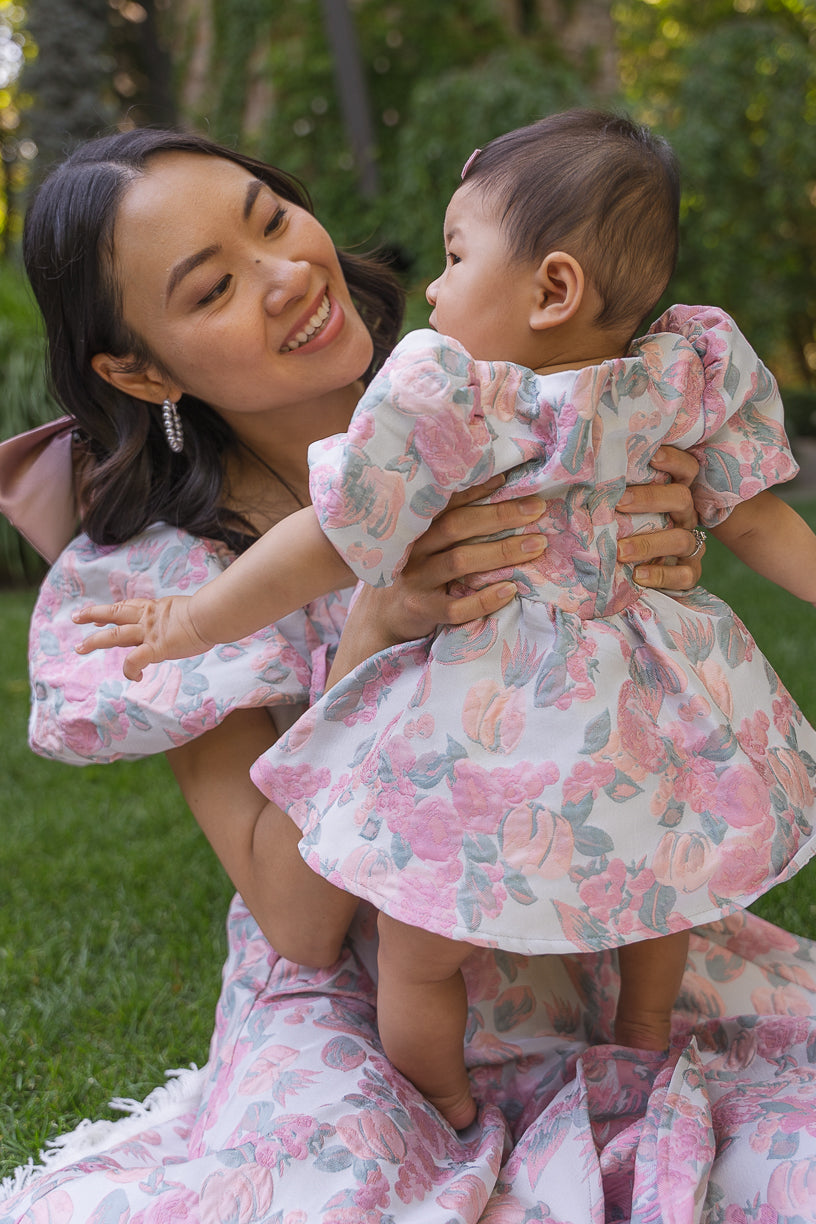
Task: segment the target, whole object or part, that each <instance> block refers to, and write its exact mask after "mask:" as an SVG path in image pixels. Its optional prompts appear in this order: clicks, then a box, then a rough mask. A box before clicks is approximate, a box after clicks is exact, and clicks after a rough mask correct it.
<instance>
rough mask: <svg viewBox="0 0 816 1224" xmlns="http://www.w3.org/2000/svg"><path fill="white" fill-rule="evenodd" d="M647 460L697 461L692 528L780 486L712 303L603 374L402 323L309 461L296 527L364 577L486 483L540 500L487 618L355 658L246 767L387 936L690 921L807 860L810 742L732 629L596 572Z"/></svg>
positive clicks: (646, 474)
mask: <svg viewBox="0 0 816 1224" xmlns="http://www.w3.org/2000/svg"><path fill="white" fill-rule="evenodd" d="M666 443H671V444H673V445H675V446H680V447H684V448H686V449H690V450H691V451H693V452H694V454H695V455H696V456H697V458H698V460H699V462H700V475H699V479H698V481H697V484H696V501H697V504H698V506H699V508H700V513H701V516H702V518H703V521H704V522H705V523H707V524H716V523H718V522H720V521H721V520H722V519H723V518H724V517H726V516H727V515H728V513H729V512H730V510H731V509H732V508H733V507H734V506H735V505H736V504H737V503H738V502H739V501H741V500H743V499H746V498H750V497H753V496H754V495H755V494H756V493H757V492H759V491H760V490H761V489H764V488H766V487H768V486H770V485H772V484H774V483H777V482H779V481H784V480H787V479H789V478H790V477H791V476H792V475H794V474H795V472H796V464H795V462H794V460H793V458H792V456H791V453H790V450H789V448H788V445H787V440H786V437H785V433H784V430H783V426H782V405H781V401H780V399H779V395H778V392H777V388H776V384H775V383H774V380H773V378H772V377H771V375H770V373H769V372H768V370H767V369H766V368H765V366H764V365H763V364H762V363H761V361H760V360H759V358H758V357H757V356H756V354H755V353H754V352H753V350H752V349H751V348H750V347H749V345H748V344H747V342H746V341H745V339H744V337H743V336H742V335H741V333H740V332H739V331H738V330H737V328H736V326H735V325H734V323H733V322H732V320H731V319H730V318H729V317H728V316H727V315H724V314H723V313H722V312H721V311H719V310H716V309H713V308H708V307H687V306H676V307H673V308H672V309H671V310H670V311H668V312H667V314H665V315H664V316H663V317H662V318H661V319H660V320H658V322H657V323H655V324H654V326H653V327H652V328H651V329H650V331H649V332H648V334H647V335H646V336H644V337H643V338H642V339H640V340H638V341H636V342H635V343H634V344H633V346H632V349H631V354H630V355H629V356H627V357H626V358H623V359H620V360H615V361H608V362H606V363H604V364H603V365H601V366H598V367H592V368H587V369H583V370H580V371H577V372H576V371H571V372H570V371H568V372H565V373H560V374H553V375H547V376H540V375H536V374H535V373H533V372H532V371H529V370H524V369H523V368H521V367H517V366H510V365H507V364H503V363H500V362H495V363H486V362H478V361H474V360H472V359H471V358H470V357H469V356H468V354H467V353H466V352H465V350H464V349H463V348H462V347H461V345H459V344H458V343H457V342H455V341H453V340H448V339H446V338H444V337H440V336H438V335H436V333H434V332H429V331H424V332H415V333H412V334H411V335H409V336H407V337H406V338H405V340H403V341H402V343H401V344H400V345H398V347H397V348H396V350H395V351H394V353H393V354H392V356H391V358H390V359H389V361H388V362H387V363H386V365H385V367H384V368H383V370H382V371H381V373H380V374H379V375H378V376H377V378H376V379H375V380H374V381H373V382H372V384H371V386H370V387H369V388H368V390H367V392H366V394H365V395H364V396H363V398H362V400H361V401H360V403H359V405H358V407H357V410H356V412H355V415H354V418H353V420H352V422H351V426H350V429H349V432H348V434H347V435H337V436H336V437H334V438H330V439H327V440H325V441H324V442H320V443H316V444H315V445H314V446H313V447H312V448H311V451H310V463H311V465H312V475H313V496H314V500H315V506H316V509H317V512H318V515H319V517H320V521H321V524H322V526H323V527H324V529H325V530H326V532H327V534H328V536H329V538H330V539H331V540H332V542H333V543H334V544H335V546H336V547H337V548H338V550H339V551H340V552H341V553H342V554H343V555H344V556H345V557H346V559H347V560H348V561H349V564H350V565H351V566H352V567H353V568H354V569H355V570H356V572H357V574H358V576H359V577H360V578H361V579H364V580H365V581H366V582H369V583H373V584H375V585H376V584H380V583H388V582H390V581H392V579H393V577H394V575H395V574H396V573H397V572H398V571H399V569H400V566H401V565H402V563H403V558H404V557H405V555H406V553H407V551H408V550H409V548H410V546H411V544H412V542H413V540H414V539H415V538H416V536H417V535H418V534H419V533H420V532H421V531H422V530H424V528H425V527H426V526H427V524H428V521H429V520H430V519H431V518H432V517H433V516H434V515H435V514H437V513H438V512H439V510H440V509H441V508H442V507H443V506H444V505H445V504H446V502H447V500H448V499H449V497H450V496H451V494H452V493H453V492H455V491H456V490H458V489H461V488H464V487H467V486H470V485H472V484H474V483H476V482H477V481H479V480H483V479H485V478H487V477H488V476H490V475H492V474H493V473H495V472H506V473H507V480H506V483H505V485H504V486H503V487H502V489H501V490H500V491H499V492H498V493H497V494H496V495H495V496H496V497H497V498H506V497H509V496H515V495H517V494H520V493H532V492H535V493H538V494H539V495H541V496H542V497H544V498H545V500H546V503H547V509H546V511H545V514H544V516H543V518H542V519H541V520H540V522H539V524H538V525H535V526H534V527H533V528H531V529H530V530H535V529H538V528H540V530H541V531H543V532H544V533H545V534H546V536H547V541H548V547H547V550H546V552H545V553H544V554H543V555H542V557H541V558H540V559H539V560H536V561H533V562H531V563H529V564H528V565H525V566H523V567H521V568H519V569H517V570H515V571H513V572H512V575H511V576H512V577H513V578H514V580H515V581H516V582H517V583H518V584H519V593H520V597H519V598H518V599H516V600H514V601H513V603H512V604H511V605H510V606H509V607H507V608H504V609H502V610H501V611H500V612H499V613H497V614H496V615H495V616H493V617H490V618H488V619H487V620H484V621H477V622H473V623H471V624H468V625H465V626H463V627H462V628H457V627H447V628H443V629H441V630H440V631H439V632H438V634H437V635H436V636H435V637H434V638H433V639H428V640H427V641H425V642H422V643H416V642H414V643H409V644H407V645H405V646H396V647H393V648H392V649H390V650H388V651H386V652H383V653H381V654H380V655H378V656H376V657H375V658H374V659H371V660H369V661H367V662H366V663H364V664H362V666H360V667H359V668H358V669H357V670H356V671H355V672H353V673H352V674H351V675H349V676H347V677H346V678H345V679H344V680H343V681H341V682H340V684H339V685H337V686H335V687H334V688H333V689H332V690H331V691H330V692H329V693H328V694H327V695H326V697H324V698H323V700H321V701H319V702H317V703H316V704H314V705H313V706H312V707H311V708H310V709H309V710H308V711H307V713H306V714H305V715H304V716H303V717H302V718H301V720H300V721H299V722H298V724H297V725H296V728H295V729H294V730H293V731H292V732H290V733H289V735H288V736H285V737H284V738H283V739H282V740H280V741H279V742H278V743H277V744H276V745H275V746H274V747H273V748H271V749H270V750H269V752H267V753H266V754H265V755H264V756H263V757H261V758H260V760H259V761H258V762H256V764H255V766H254V768H253V773H252V776H253V778H254V780H255V782H256V785H258V786H259V788H260V789H261V790H262V791H264V793H265V794H267V795H268V796H269V798H271V799H273V800H274V801H275V802H276V803H278V804H279V805H280V806H281V807H283V808H284V809H285V810H286V811H288V812H289V814H290V815H291V816H292V818H293V819H294V820H295V822H296V823H297V824H298V825H299V826H300V828H301V829H302V831H303V838H302V841H301V852H302V853H303V855H304V858H305V859H306V861H307V862H308V863H309V864H310V866H311V867H313V868H314V870H316V871H318V872H320V873H321V874H323V875H325V876H327V877H328V878H329V879H331V880H332V882H333V883H335V884H339V885H341V886H342V887H344V888H346V889H348V890H349V891H351V892H353V893H355V894H357V895H358V896H360V897H361V898H364V899H366V900H368V901H371V902H372V903H373V904H374V905H375V906H376V907H377V908H378V909H380V910H383V911H385V912H387V913H389V914H391V915H393V916H394V917H396V918H399V919H401V920H402V921H404V922H407V923H409V924H413V925H415V926H422V927H425V928H428V929H430V930H433V931H436V932H437V933H439V934H441V935H446V936H448V937H450V938H454V939H459V940H464V941H466V942H469V943H473V944H476V945H482V946H485V947H501V948H504V949H507V950H511V951H517V952H523V953H526V954H536V953H543V952H574V951H577V952H588V951H597V950H600V949H602V948H612V947H617V946H619V945H620V944H623V943H629V942H633V941H637V940H641V939H648V938H652V937H655V936H659V935H665V934H669V933H671V932H674V931H680V930H683V929H688V928H690V927H692V926H696V925H699V924H700V923H703V922H710V921H713V920H716V919H717V918H719V917H721V916H723V915H724V914H728V913H732V912H734V911H735V910H737V909H738V908H742V907H744V906H746V905H747V904H749V903H750V902H751V901H752V900H754V899H755V898H756V897H757V896H759V895H760V894H761V893H763V892H764V891H766V890H767V889H768V888H770V887H771V886H772V885H774V884H777V883H779V882H780V881H782V880H785V879H786V878H788V877H789V876H790V875H791V874H793V873H794V872H796V871H797V870H798V869H799V868H800V867H801V866H802V864H803V863H805V862H806V861H807V860H808V859H809V858H810V857H811V856H812V855H813V854H814V852H816V833H815V832H814V811H815V810H816V808H815V806H814V799H815V798H816V796H815V795H814V776H816V733H814V731H813V729H812V728H811V727H810V726H809V725H808V724H807V723H806V721H805V720H804V718H803V716H802V713H801V711H800V710H799V709H798V707H797V706H796V705H795V703H794V702H793V700H792V698H791V697H790V695H789V694H788V693H787V691H786V690H785V689H784V688H783V686H782V683H781V681H780V680H779V677H778V676H777V675H776V674H775V673H774V672H773V670H772V668H771V667H770V665H769V664H768V662H767V661H766V660H765V659H764V657H763V656H762V655H761V654H760V652H759V650H758V649H757V647H756V644H755V642H754V641H753V639H752V638H751V636H750V634H749V632H748V630H747V629H746V628H745V626H744V625H743V624H742V623H741V622H740V621H739V620H738V619H737V617H736V616H735V614H734V613H733V612H732V611H731V609H730V608H728V607H727V606H726V605H725V604H724V603H722V601H721V600H719V599H717V598H715V597H714V596H712V595H710V594H709V593H708V592H706V591H704V590H702V589H701V588H698V589H696V590H695V591H692V592H690V593H688V594H686V595H685V596H683V597H681V598H678V599H675V598H670V597H669V596H668V595H665V594H663V593H661V592H654V591H647V590H643V589H641V588H639V587H637V585H636V584H635V583H634V581H633V579H632V574H631V567H630V566H625V565H621V564H619V563H618V562H617V559H616V546H617V536H618V533H619V531H623V532H628V531H633V530H639V529H642V528H643V526H644V524H642V523H635V522H632V521H631V520H630V521H627V520H625V519H623V520H621V519H620V517H619V516H617V515H616V514H615V506H616V504H617V501H618V498H619V497H620V495H621V493H622V492H623V490H624V488H625V486H626V484H627V483H641V482H647V481H649V480H651V479H654V476H655V474H654V472H653V471H652V470H651V469H650V468H649V461H650V459H651V458H652V456H653V454H654V452H655V450H656V449H657V448H658V447H659V446H661V445H663V444H666ZM386 480H387V482H388V485H389V488H390V487H391V486H392V485H393V486H394V488H395V489H396V487H397V485H396V484H395V483H394V482H397V483H398V484H399V485H400V486H401V491H400V492H399V494H398V495H397V494H395V495H394V496H393V498H392V500H391V502H390V506H391V514H390V515H389V516H388V517H387V518H386V517H385V516H384V515H383V513H382V510H381V506H380V500H379V498H373V499H372V495H371V490H372V489H374V488H380V487H384V484H383V482H385V481H386ZM368 507H370V508H371V513H370V514H369V512H368ZM650 525H651V524H650ZM493 577H495V575H490V576H489V575H480V576H477V577H476V578H475V579H474V585H475V586H479V585H483V584H484V583H485V582H487V581H488V580H489V579H492V578H493ZM375 713H376V722H375V723H374V725H373V727H372V725H371V723H370V717H371V716H372V715H374V714H375ZM420 727H421V732H420ZM318 763H319V775H318V771H317V768H316V767H317V765H318ZM321 778H322V779H323V780H322V781H321V780H320V779H321Z"/></svg>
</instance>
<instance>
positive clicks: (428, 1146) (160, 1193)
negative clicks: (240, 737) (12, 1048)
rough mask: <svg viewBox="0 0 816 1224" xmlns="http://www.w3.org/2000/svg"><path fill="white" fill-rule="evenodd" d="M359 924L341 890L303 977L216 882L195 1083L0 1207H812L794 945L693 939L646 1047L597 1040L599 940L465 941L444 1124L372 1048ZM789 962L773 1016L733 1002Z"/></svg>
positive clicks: (811, 1004) (815, 1151) (390, 1217)
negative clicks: (461, 1098) (782, 1005)
mask: <svg viewBox="0 0 816 1224" xmlns="http://www.w3.org/2000/svg"><path fill="white" fill-rule="evenodd" d="M374 929H375V928H374V922H373V916H372V913H371V911H370V910H369V909H368V908H367V907H366V906H365V905H364V906H362V907H361V910H360V913H359V915H358V918H357V919H356V920H355V924H354V926H353V928H352V931H351V932H350V936H349V940H348V943H347V946H346V949H345V951H344V953H343V956H342V957H341V959H340V961H339V962H338V963H337V965H336V966H334V967H333V968H332V969H330V970H324V971H320V972H316V971H311V970H306V969H303V968H301V967H299V966H297V965H293V964H291V963H290V962H288V961H285V960H282V959H281V958H279V957H277V956H276V954H275V953H274V951H273V950H272V949H271V948H270V947H269V945H268V944H267V943H266V941H265V940H264V939H263V938H262V937H261V936H260V934H259V932H258V929H257V927H256V926H255V924H254V922H253V920H252V919H251V917H250V916H249V914H248V913H247V911H246V909H245V908H244V906H243V904H242V903H241V901H240V898H236V899H235V901H234V902H233V905H232V908H231V911H230V916H229V921H228V937H229V957H228V960H227V963H226V965H225V967H224V981H223V987H222V991H221V998H220V1000H219V1003H218V1008H217V1012H216V1023H215V1031H214V1033H213V1038H212V1044H211V1049H210V1059H209V1062H208V1064H207V1067H206V1068H205V1069H204V1073H203V1075H202V1076H201V1077H200V1079H199V1081H198V1084H197V1086H196V1089H195V1092H194V1093H193V1094H192V1095H191V1096H190V1097H189V1099H186V1100H184V1101H183V1102H181V1103H179V1105H178V1106H177V1109H176V1111H175V1112H170V1113H169V1114H168V1115H167V1116H164V1117H162V1119H161V1120H160V1121H157V1122H155V1123H153V1122H151V1120H150V1119H149V1118H146V1119H145V1121H144V1124H143V1127H142V1129H141V1130H138V1129H137V1130H135V1131H134V1127H133V1123H132V1122H130V1121H129V1120H124V1121H123V1122H121V1123H117V1124H114V1125H113V1127H112V1129H111V1131H110V1132H109V1134H108V1135H107V1136H106V1137H105V1139H104V1141H101V1142H100V1143H97V1144H96V1146H95V1147H93V1148H92V1149H90V1150H88V1151H86V1153H85V1154H84V1155H83V1156H82V1158H80V1159H76V1160H75V1161H74V1162H73V1163H68V1164H65V1165H64V1166H63V1167H61V1168H58V1169H56V1170H54V1171H41V1172H40V1173H39V1174H37V1173H36V1172H34V1173H33V1174H29V1176H28V1177H27V1178H25V1184H24V1185H22V1186H21V1187H18V1188H17V1189H16V1190H15V1191H14V1192H13V1193H9V1192H8V1191H7V1193H6V1197H5V1198H4V1197H3V1193H2V1191H0V1224H80V1222H82V1224H85V1222H91V1221H93V1222H95V1224H103V1222H104V1221H111V1220H115V1221H116V1222H117V1224H169V1222H170V1221H173V1222H174V1224H175V1222H176V1221H188V1222H190V1224H400V1222H401V1221H404V1222H405V1224H408V1222H409V1221H414V1220H417V1221H419V1220H421V1221H422V1224H451V1222H453V1224H477V1222H478V1224H545V1222H547V1221H549V1222H551V1224H565V1222H569V1224H605V1222H606V1221H609V1220H627V1221H632V1222H637V1224H653V1222H654V1221H657V1220H659V1221H666V1222H667V1224H669V1222H671V1224H697V1222H698V1221H702V1220H705V1221H706V1224H742V1222H745V1224H747V1222H748V1221H751V1222H753V1221H757V1220H760V1221H768V1224H812V1221H813V1220H814V1219H816V1212H815V1211H814V1206H813V1204H814V1170H816V1071H814V1068H813V1062H812V1051H813V1049H814V1045H815V1044H816V948H814V945H812V944H809V943H808V942H807V941H806V940H800V939H797V938H795V937H794V936H791V935H788V934H787V933H785V932H779V931H777V930H776V928H773V927H769V926H768V924H766V923H763V922H762V921H761V919H758V918H754V917H753V916H752V915H750V914H742V915H734V916H732V917H731V918H728V919H725V920H723V921H722V922H719V923H716V924H713V925H711V926H709V927H707V928H703V929H701V930H699V931H696V932H693V934H692V940H691V952H690V957H689V964H688V969H687V973H686V978H685V981H684V988H683V992H682V994H681V996H680V999H679V1002H678V1006H677V1011H676V1016H675V1022H674V1039H673V1045H672V1050H671V1053H670V1055H669V1057H668V1059H664V1058H663V1056H662V1055H656V1054H647V1053H642V1052H638V1051H634V1050H629V1049H624V1048H622V1047H619V1046H615V1045H611V1044H609V1040H610V1038H609V1034H610V1029H611V1024H612V1020H613V1017H614V1004H615V994H616V990H617V976H616V972H615V960H614V954H613V953H599V954H597V955H595V956H594V957H589V958H588V957H586V956H578V955H576V956H571V957H564V958H555V957H547V958H543V957H536V958H526V957H522V956H518V955H515V954H496V953H494V952H491V951H489V950H487V949H480V950H477V951H476V953H475V954H474V956H473V957H472V958H471V959H470V960H469V961H468V962H467V964H466V976H467V985H468V995H469V1001H470V1011H469V1019H468V1039H467V1047H466V1056H467V1062H468V1066H469V1069H470V1074H471V1078H472V1082H473V1090H474V1094H475V1096H476V1099H477V1101H478V1103H479V1118H478V1121H477V1123H476V1124H475V1125H474V1126H473V1127H472V1128H471V1129H470V1130H469V1131H467V1132H465V1133H462V1134H457V1133H456V1132H454V1131H452V1130H451V1129H450V1128H449V1127H448V1126H447V1124H446V1123H445V1122H444V1121H443V1120H442V1118H441V1117H440V1116H439V1114H437V1113H436V1112H435V1111H434V1110H433V1109H432V1107H431V1106H429V1105H428V1104H427V1103H426V1102H425V1101H423V1100H422V1098H421V1097H420V1096H419V1094H418V1093H417V1092H416V1090H415V1089H414V1088H413V1087H412V1086H411V1085H410V1084H409V1083H408V1082H407V1081H406V1080H404V1079H403V1078H402V1077H401V1076H400V1075H399V1074H398V1073H397V1072H396V1071H394V1070H393V1069H392V1068H391V1066H390V1065H389V1063H388V1062H387V1061H386V1060H385V1058H384V1057H383V1054H382V1051H381V1049H380V1047H379V1043H378V1038H377V1031H376V1023H375V986H374V978H373V976H372V975H371V973H370V970H371V969H372V968H373V966H374V964H375V961H376V948H375V944H374ZM791 971H795V976H796V978H797V984H796V985H792V986H791V987H790V994H789V995H788V997H787V1000H786V1006H787V1007H788V1008H789V1010H785V1011H782V1010H780V1011H778V1012H777V1013H775V1014H772V1015H771V1014H767V1015H760V1016H757V1015H756V1014H750V1008H751V1002H750V1001H751V998H752V997H753V996H756V995H758V996H762V995H763V994H764V993H765V992H767V991H768V990H770V989H773V984H774V982H776V981H778V980H780V979H783V978H785V977H788V976H789V975H790V974H791ZM743 1010H744V1011H745V1013H746V1014H741V1013H742V1012H743ZM589 1043H593V1044H589ZM123 1127H128V1134H127V1137H126V1138H124V1137H122V1138H120V1137H119V1134H118V1130H117V1128H118V1129H122V1128H123Z"/></svg>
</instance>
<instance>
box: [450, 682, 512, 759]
mask: <svg viewBox="0 0 816 1224" xmlns="http://www.w3.org/2000/svg"><path fill="white" fill-rule="evenodd" d="M525 707H526V701H525V698H524V695H523V693H522V692H521V691H520V690H519V689H517V688H514V687H510V688H502V687H500V686H499V685H498V684H497V683H496V682H495V680H491V679H489V678H488V677H485V678H484V679H482V680H478V681H477V682H476V684H474V685H472V686H471V687H470V689H469V690H468V692H467V694H466V695H465V700H464V705H463V709H462V726H463V728H464V731H465V734H466V735H467V736H468V738H469V739H471V740H473V741H474V743H477V744H481V745H482V747H483V748H486V749H487V750H488V752H496V753H506V752H511V751H512V750H513V748H515V747H516V745H517V744H518V742H519V740H520V739H521V737H522V735H523V734H524V726H525V721H526V717H525Z"/></svg>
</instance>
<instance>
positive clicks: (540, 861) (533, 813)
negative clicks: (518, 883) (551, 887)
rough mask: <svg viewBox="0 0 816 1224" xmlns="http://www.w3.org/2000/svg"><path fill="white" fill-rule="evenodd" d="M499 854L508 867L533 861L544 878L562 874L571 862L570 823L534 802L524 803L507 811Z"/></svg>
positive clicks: (571, 840)
mask: <svg viewBox="0 0 816 1224" xmlns="http://www.w3.org/2000/svg"><path fill="white" fill-rule="evenodd" d="M500 839H501V850H502V855H503V856H504V859H505V861H506V862H507V863H509V864H510V866H511V867H517V868H518V869H519V870H523V869H524V868H525V866H529V865H530V864H535V865H536V866H537V868H538V874H539V875H541V876H542V877H543V878H544V879H545V880H557V879H559V878H560V877H561V876H564V875H566V873H567V871H568V870H569V867H570V864H571V862H572V855H573V850H574V837H573V832H572V825H571V824H570V823H569V821H568V820H565V819H564V817H563V816H560V815H558V814H556V813H555V812H551V811H550V810H549V808H545V807H540V806H539V805H538V804H532V803H526V804H523V805H521V806H520V807H515V808H513V809H512V810H511V811H509V812H508V813H507V815H506V816H505V818H504V820H503V821H502V825H501V829H500Z"/></svg>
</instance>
